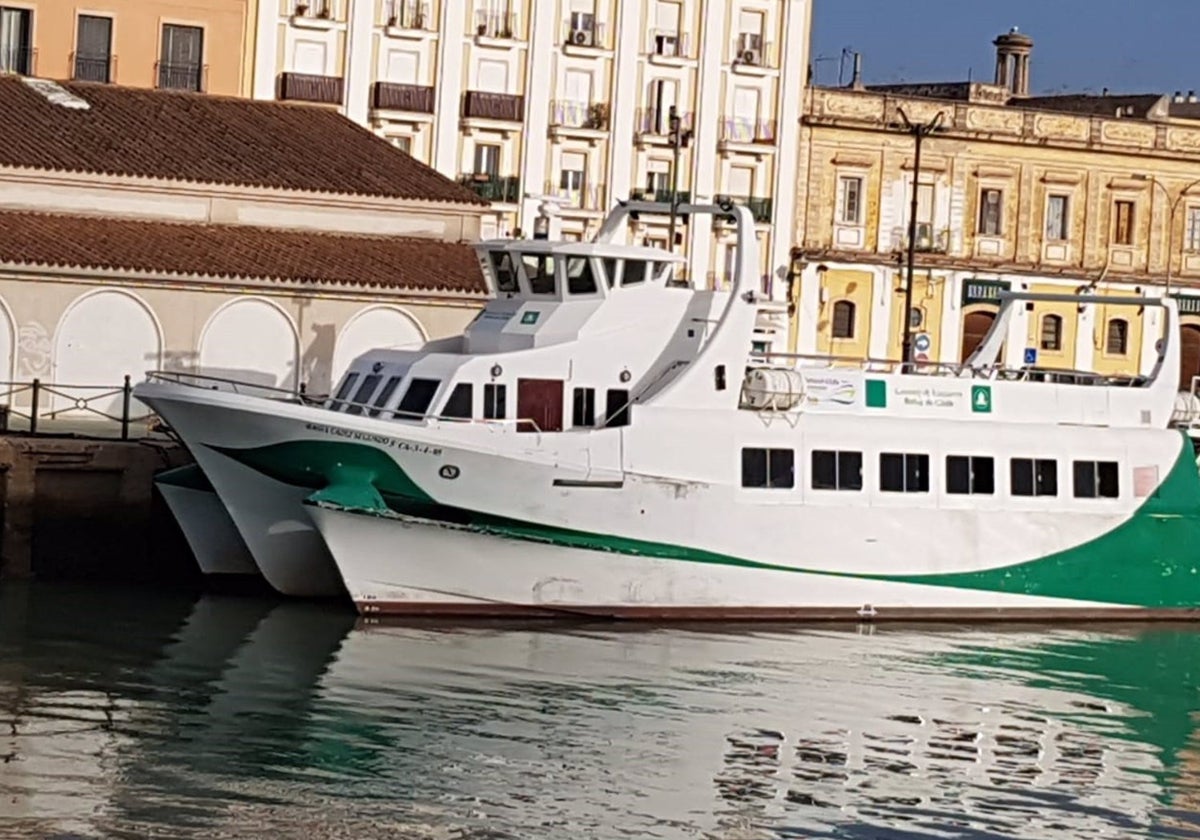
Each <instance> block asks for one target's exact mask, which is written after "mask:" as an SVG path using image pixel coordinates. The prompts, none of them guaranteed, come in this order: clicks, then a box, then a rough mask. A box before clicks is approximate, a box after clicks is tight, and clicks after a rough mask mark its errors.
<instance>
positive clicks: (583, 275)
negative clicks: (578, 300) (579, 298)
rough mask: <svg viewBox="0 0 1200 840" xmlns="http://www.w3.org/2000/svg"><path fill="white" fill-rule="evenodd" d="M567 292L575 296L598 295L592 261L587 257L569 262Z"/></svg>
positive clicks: (573, 258) (572, 258) (569, 260)
mask: <svg viewBox="0 0 1200 840" xmlns="http://www.w3.org/2000/svg"><path fill="white" fill-rule="evenodd" d="M567 291H568V292H570V293H571V294H573V295H593V294H595V293H596V277H595V276H594V275H593V274H592V261H591V260H590V259H588V258H587V257H571V258H570V259H568V260H567Z"/></svg>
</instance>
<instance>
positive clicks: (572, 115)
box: [550, 99, 609, 138]
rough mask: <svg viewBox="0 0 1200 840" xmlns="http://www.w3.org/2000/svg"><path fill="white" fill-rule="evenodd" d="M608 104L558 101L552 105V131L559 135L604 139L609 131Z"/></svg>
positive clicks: (567, 100)
mask: <svg viewBox="0 0 1200 840" xmlns="http://www.w3.org/2000/svg"><path fill="white" fill-rule="evenodd" d="M608 118H609V108H608V103H607V102H575V101H572V100H569V99H556V100H554V101H553V102H551V103H550V129H551V131H552V132H553V133H554V134H557V135H574V136H580V137H592V138H600V137H603V136H604V134H605V132H607V131H608Z"/></svg>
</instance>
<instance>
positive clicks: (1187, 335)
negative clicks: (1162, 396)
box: [1179, 324, 1200, 391]
mask: <svg viewBox="0 0 1200 840" xmlns="http://www.w3.org/2000/svg"><path fill="white" fill-rule="evenodd" d="M1194 376H1200V324H1183V325H1182V326H1180V328H1179V390H1180V391H1191V390H1192V377H1194Z"/></svg>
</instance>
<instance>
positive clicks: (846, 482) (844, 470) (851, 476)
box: [838, 452, 863, 490]
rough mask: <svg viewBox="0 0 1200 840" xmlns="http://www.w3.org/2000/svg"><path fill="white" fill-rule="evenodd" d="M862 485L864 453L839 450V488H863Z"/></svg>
mask: <svg viewBox="0 0 1200 840" xmlns="http://www.w3.org/2000/svg"><path fill="white" fill-rule="evenodd" d="M862 487H863V478H862V453H861V452H839V453H838V489H839V490H861V489H862Z"/></svg>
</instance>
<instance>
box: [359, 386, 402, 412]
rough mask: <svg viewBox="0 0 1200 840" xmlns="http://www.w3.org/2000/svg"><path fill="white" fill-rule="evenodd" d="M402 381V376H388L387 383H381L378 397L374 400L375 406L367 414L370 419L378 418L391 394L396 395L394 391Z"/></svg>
mask: <svg viewBox="0 0 1200 840" xmlns="http://www.w3.org/2000/svg"><path fill="white" fill-rule="evenodd" d="M403 380H404V377H403V376H389V377H388V381H387V382H385V383H383V388H382V390H380V392H379V396H378V397H376V398H375V405H374V406H373V407H372V408H371V410H370V411H368V412H367V414H369V415H370V416H372V417H378V416H379V415H380V413H382V411H383V407H384V406H386V405H387V404H388V401H389V400H390V399H391V398H392V394H394V393H396V389H397V388H399V387H400V383H401V382H402V381H403Z"/></svg>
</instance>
